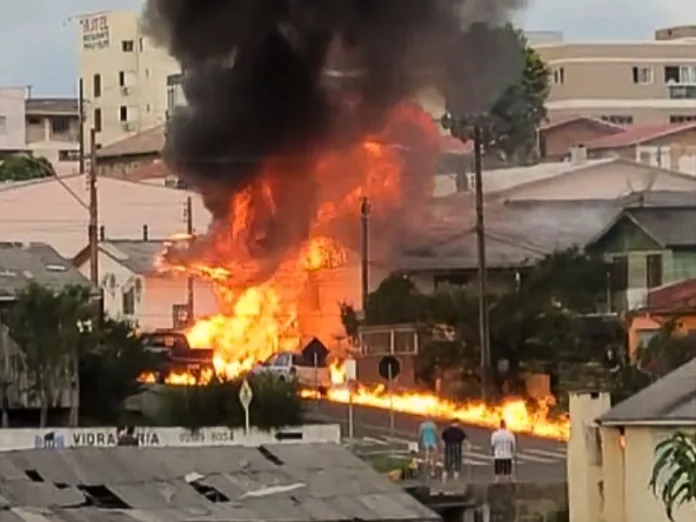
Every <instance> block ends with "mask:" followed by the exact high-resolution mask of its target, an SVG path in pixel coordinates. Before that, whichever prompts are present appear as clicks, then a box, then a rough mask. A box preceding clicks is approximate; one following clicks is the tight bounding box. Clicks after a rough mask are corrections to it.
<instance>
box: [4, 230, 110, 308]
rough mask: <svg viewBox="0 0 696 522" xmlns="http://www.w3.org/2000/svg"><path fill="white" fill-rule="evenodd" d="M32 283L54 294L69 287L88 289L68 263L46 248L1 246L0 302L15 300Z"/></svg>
mask: <svg viewBox="0 0 696 522" xmlns="http://www.w3.org/2000/svg"><path fill="white" fill-rule="evenodd" d="M32 282H35V283H38V284H40V285H42V286H47V287H49V288H51V289H52V290H56V291H58V290H60V289H61V288H63V287H66V286H72V285H79V286H91V285H90V282H89V280H88V279H87V278H85V277H84V276H83V275H82V274H81V273H80V272H79V271H78V270H77V269H76V268H75V267H74V266H73V265H72V264H71V262H70V261H68V260H67V259H64V258H62V257H61V256H60V255H59V254H58V252H56V251H55V250H54V249H53V248H52V247H50V246H49V245H46V244H43V243H13V242H4V243H0V301H1V300H7V299H14V296H15V295H16V294H17V293H18V292H20V291H21V290H22V289H24V288H25V287H26V286H27V285H29V284H30V283H32ZM96 292H98V290H95V293H96Z"/></svg>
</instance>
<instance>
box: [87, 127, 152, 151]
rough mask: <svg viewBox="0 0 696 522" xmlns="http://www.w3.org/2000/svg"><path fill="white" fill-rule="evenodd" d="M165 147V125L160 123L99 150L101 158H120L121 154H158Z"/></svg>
mask: <svg viewBox="0 0 696 522" xmlns="http://www.w3.org/2000/svg"><path fill="white" fill-rule="evenodd" d="M163 147H164V125H158V126H157V127H153V128H151V129H148V130H146V131H143V132H140V133H138V134H135V135H134V136H130V137H128V138H126V139H124V140H121V141H117V142H116V143H112V144H111V145H107V146H106V147H102V148H101V149H99V151H98V152H97V156H98V157H100V158H118V157H121V156H138V155H143V154H158V153H159V152H160V151H161V150H162V148H163Z"/></svg>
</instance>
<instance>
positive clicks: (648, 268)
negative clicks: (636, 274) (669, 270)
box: [645, 254, 662, 288]
mask: <svg viewBox="0 0 696 522" xmlns="http://www.w3.org/2000/svg"><path fill="white" fill-rule="evenodd" d="M645 274H646V276H647V277H646V282H647V286H648V288H655V287H656V286H661V285H662V255H661V254H650V255H647V256H645Z"/></svg>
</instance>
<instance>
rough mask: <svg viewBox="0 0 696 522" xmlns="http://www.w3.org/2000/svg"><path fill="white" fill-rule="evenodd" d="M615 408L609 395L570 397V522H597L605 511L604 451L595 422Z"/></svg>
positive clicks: (568, 465) (568, 467)
mask: <svg viewBox="0 0 696 522" xmlns="http://www.w3.org/2000/svg"><path fill="white" fill-rule="evenodd" d="M610 407H611V401H610V397H609V395H608V394H578V395H571V396H570V440H569V441H568V457H567V458H568V463H567V471H568V504H569V511H570V522H596V521H598V520H600V515H601V512H602V490H603V484H602V479H603V477H602V451H601V444H600V440H601V439H600V436H599V428H598V427H597V425H596V423H595V419H596V418H597V417H599V416H601V415H602V414H603V413H605V412H607V411H608V410H609V408H610Z"/></svg>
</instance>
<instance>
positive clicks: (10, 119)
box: [0, 87, 26, 154]
mask: <svg viewBox="0 0 696 522" xmlns="http://www.w3.org/2000/svg"><path fill="white" fill-rule="evenodd" d="M25 97H26V88H25V87H3V88H0V153H4V154H8V153H13V152H19V151H21V150H23V149H24V139H25V134H26V122H25V119H24V99H25Z"/></svg>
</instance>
